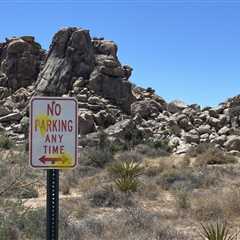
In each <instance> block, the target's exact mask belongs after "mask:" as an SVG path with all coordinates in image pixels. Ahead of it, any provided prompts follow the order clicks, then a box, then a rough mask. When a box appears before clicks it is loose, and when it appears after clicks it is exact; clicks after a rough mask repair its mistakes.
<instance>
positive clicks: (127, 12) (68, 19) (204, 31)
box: [0, 0, 240, 106]
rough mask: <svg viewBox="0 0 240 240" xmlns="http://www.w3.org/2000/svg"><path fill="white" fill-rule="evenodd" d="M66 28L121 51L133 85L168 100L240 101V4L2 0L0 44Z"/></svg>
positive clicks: (43, 39) (44, 40)
mask: <svg viewBox="0 0 240 240" xmlns="http://www.w3.org/2000/svg"><path fill="white" fill-rule="evenodd" d="M64 26H79V27H83V28H87V29H90V33H91V36H97V37H105V39H110V40H114V41H115V42H116V43H117V44H118V49H119V50H118V55H119V59H120V61H121V62H122V63H124V64H129V65H131V66H132V67H133V69H134V71H133V74H132V77H131V81H133V82H134V83H136V84H137V85H140V86H143V87H149V86H151V87H152V88H154V89H156V91H157V93H158V94H159V95H160V96H162V97H164V98H165V99H166V100H167V101H170V100H173V99H181V100H183V101H185V102H186V103H189V104H190V103H199V104H201V105H203V106H206V105H210V106H215V105H217V104H218V103H219V102H221V101H223V100H225V99H226V98H228V97H231V96H234V95H237V94H240V0H225V1H224V0H218V1H213V0H168V1H166V0H155V1H154V0H145V1H144V0H135V1H134V0H132V1H126V0H115V1H114V0H112V1H110V0H105V1H96V0H95V1H94V0H88V1H87V0H85V1H80V0H78V1H77V0H75V1H74V0H68V1H67V0H62V1H61V0H58V1H53V0H48V1H47V0H39V1H37V0H35V1H34V0H25V1H24V0H12V1H11V0H0V42H2V41H4V39H5V37H10V36H14V35H15V36H19V35H34V36H35V38H36V40H37V41H38V42H39V43H41V45H42V46H43V47H44V48H46V49H47V48H48V46H49V44H50V42H51V39H52V36H53V34H54V33H55V32H56V31H57V30H59V29H60V28H61V27H64Z"/></svg>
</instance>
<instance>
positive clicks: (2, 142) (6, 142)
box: [0, 135, 14, 149]
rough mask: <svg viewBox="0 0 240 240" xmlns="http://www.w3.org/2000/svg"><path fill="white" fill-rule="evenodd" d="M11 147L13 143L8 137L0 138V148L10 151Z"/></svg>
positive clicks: (2, 136)
mask: <svg viewBox="0 0 240 240" xmlns="http://www.w3.org/2000/svg"><path fill="white" fill-rule="evenodd" d="M13 146H14V144H13V141H12V140H11V139H10V138H9V137H7V136H5V135H1V136H0V148H2V149H11V148H12V147H13Z"/></svg>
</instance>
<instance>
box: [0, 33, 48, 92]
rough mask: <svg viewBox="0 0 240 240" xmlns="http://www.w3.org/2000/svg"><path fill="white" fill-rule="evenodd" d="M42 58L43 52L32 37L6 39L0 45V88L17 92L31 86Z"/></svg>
mask: <svg viewBox="0 0 240 240" xmlns="http://www.w3.org/2000/svg"><path fill="white" fill-rule="evenodd" d="M44 58H45V52H44V51H43V50H42V49H41V46H40V44H38V43H37V42H35V40H34V37H31V36H23V37H20V38H16V37H15V38H11V39H6V42H4V43H2V44H0V86H2V87H7V88H9V89H12V90H17V89H18V88H21V87H27V86H29V85H32V84H33V83H34V82H35V81H36V80H37V77H38V74H39V71H40V69H41V64H42V63H43V61H44Z"/></svg>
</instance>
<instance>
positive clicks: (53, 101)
mask: <svg viewBox="0 0 240 240" xmlns="http://www.w3.org/2000/svg"><path fill="white" fill-rule="evenodd" d="M77 106H78V104H77V101H76V99H75V98H65V97H62V98H61V97H59V98H57V97H34V98H32V100H31V106H30V142H29V145H30V151H29V153H30V164H31V166H32V167H33V168H43V169H46V168H47V169H62V168H73V167H74V166H75V165H76V164H77V137H78V125H77Z"/></svg>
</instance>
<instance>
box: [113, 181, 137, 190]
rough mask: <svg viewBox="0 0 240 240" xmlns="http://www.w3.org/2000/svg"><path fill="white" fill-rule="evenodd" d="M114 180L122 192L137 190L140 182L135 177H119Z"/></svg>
mask: <svg viewBox="0 0 240 240" xmlns="http://www.w3.org/2000/svg"><path fill="white" fill-rule="evenodd" d="M114 182H115V184H116V186H117V188H118V189H119V190H120V191H121V192H135V191H136V190H137V188H138V186H139V184H140V183H139V181H138V180H137V179H134V178H117V179H115V180H114Z"/></svg>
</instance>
